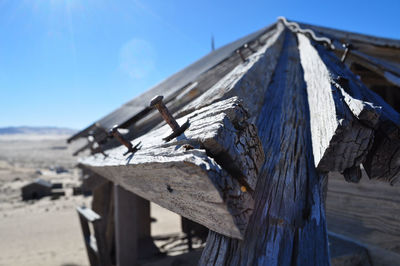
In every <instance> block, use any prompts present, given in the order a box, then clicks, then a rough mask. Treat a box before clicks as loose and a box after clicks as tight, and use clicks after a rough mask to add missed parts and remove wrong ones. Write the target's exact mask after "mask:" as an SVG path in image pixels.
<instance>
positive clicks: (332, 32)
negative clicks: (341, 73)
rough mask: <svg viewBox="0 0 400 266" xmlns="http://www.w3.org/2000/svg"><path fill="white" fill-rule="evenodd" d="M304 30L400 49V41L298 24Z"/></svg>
mask: <svg viewBox="0 0 400 266" xmlns="http://www.w3.org/2000/svg"><path fill="white" fill-rule="evenodd" d="M298 24H299V25H300V27H302V28H308V29H312V30H314V31H315V32H317V33H321V34H323V35H325V36H327V37H330V36H334V37H336V38H337V39H341V40H347V41H355V42H361V43H368V44H371V45H375V46H383V47H394V48H400V41H399V40H395V39H389V38H382V37H376V36H371V35H365V34H359V33H355V32H349V31H343V30H337V29H332V28H327V27H321V26H314V25H310V24H306V23H298Z"/></svg>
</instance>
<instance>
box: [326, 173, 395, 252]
mask: <svg viewBox="0 0 400 266" xmlns="http://www.w3.org/2000/svg"><path fill="white" fill-rule="evenodd" d="M362 172H363V175H364V178H361V180H360V182H359V183H358V184H349V183H347V182H345V181H344V180H343V178H342V177H341V176H340V175H339V174H338V173H330V174H329V189H328V197H327V202H326V212H327V221H328V229H329V230H330V231H334V232H336V233H340V234H342V235H346V236H349V237H351V238H354V239H357V240H358V241H360V242H362V243H366V244H369V245H373V246H378V247H381V248H384V249H387V250H390V251H392V252H396V253H398V254H400V187H398V186H390V185H389V184H387V183H384V182H379V181H377V180H369V179H368V178H366V177H367V176H366V173H365V171H362Z"/></svg>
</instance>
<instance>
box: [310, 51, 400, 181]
mask: <svg viewBox="0 0 400 266" xmlns="http://www.w3.org/2000/svg"><path fill="white" fill-rule="evenodd" d="M315 46H316V48H317V50H318V53H319V55H320V56H321V59H322V60H323V61H324V64H325V65H326V66H327V68H328V69H329V71H330V72H331V73H332V75H333V76H334V77H338V76H340V77H342V80H344V81H345V82H342V84H341V88H342V89H343V90H344V91H345V92H346V93H348V95H350V96H351V97H352V98H354V99H357V100H359V101H362V102H370V103H372V104H373V105H374V106H379V107H380V108H381V113H380V116H379V121H378V123H377V124H376V125H375V126H374V129H375V130H374V141H373V143H372V147H371V149H370V152H368V154H367V156H366V159H365V161H364V162H363V165H364V168H365V170H366V172H367V174H368V176H369V177H370V178H373V179H381V180H385V181H387V182H390V183H391V184H395V183H397V182H398V181H400V178H399V176H400V128H399V126H400V115H399V113H397V112H396V111H395V110H394V109H393V108H392V107H391V106H390V105H389V104H387V103H386V102H385V101H384V100H383V99H382V98H381V97H380V96H379V95H377V94H375V93H374V92H372V91H371V90H369V89H368V88H367V87H365V85H364V84H362V82H361V81H360V80H358V79H357V78H356V77H355V76H354V75H353V74H352V72H351V71H350V70H349V69H348V68H347V67H345V66H344V65H343V63H341V62H340V61H339V59H338V58H337V57H336V56H335V55H334V54H333V53H331V52H327V51H326V50H325V49H324V48H323V47H321V46H319V45H317V44H315Z"/></svg>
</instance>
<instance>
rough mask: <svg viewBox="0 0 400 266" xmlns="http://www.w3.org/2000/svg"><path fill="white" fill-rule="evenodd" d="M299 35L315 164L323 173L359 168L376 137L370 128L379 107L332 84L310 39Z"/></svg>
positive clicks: (377, 114) (328, 73) (377, 115)
mask: <svg viewBox="0 0 400 266" xmlns="http://www.w3.org/2000/svg"><path fill="white" fill-rule="evenodd" d="M297 37H298V40H299V51H300V59H301V65H302V67H303V71H304V79H305V82H306V85H307V95H308V102H309V108H310V125H311V138H312V147H313V155H314V161H315V166H316V167H317V169H318V170H320V171H324V172H329V171H340V172H343V171H345V170H346V169H348V168H352V167H355V166H356V167H358V166H359V165H360V164H361V163H362V162H363V161H364V160H365V157H366V155H367V153H368V151H369V148H370V144H371V143H372V140H373V138H374V130H373V128H371V127H372V126H374V125H375V124H376V123H377V121H378V117H379V111H380V110H379V109H378V110H375V109H374V108H373V106H371V105H370V104H368V103H363V102H361V101H359V100H356V99H353V98H352V97H351V96H350V95H348V94H347V93H346V92H344V90H343V89H342V88H341V87H340V86H339V85H338V84H336V83H332V78H331V76H332V75H331V73H330V72H329V70H328V69H327V67H326V66H325V64H324V62H323V61H322V59H321V58H320V56H319V55H318V52H317V50H316V49H315V48H314V47H313V46H312V44H311V42H310V40H309V39H308V38H307V37H306V36H304V35H303V34H297ZM356 116H357V117H356ZM359 119H360V120H361V119H363V120H366V121H367V123H369V124H370V125H371V127H369V126H365V125H364V124H363V123H362V122H361V121H359Z"/></svg>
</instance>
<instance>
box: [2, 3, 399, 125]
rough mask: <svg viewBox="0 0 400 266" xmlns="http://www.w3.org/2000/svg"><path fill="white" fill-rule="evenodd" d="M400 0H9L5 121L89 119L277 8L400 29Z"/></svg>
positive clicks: (365, 29)
mask: <svg viewBox="0 0 400 266" xmlns="http://www.w3.org/2000/svg"><path fill="white" fill-rule="evenodd" d="M399 12H400V1H399V0H392V1H386V0H380V1H375V0H374V1H365V0H364V1H358V0H357V1H356V0H344V1H342V0H336V1H323V0H319V1H306V0H297V1H286V0H274V1H269V0H264V1H251V0H247V1H234V0H231V1H218V0H206V1H201V0H198V1H191V0H185V1H183V0H182V1H172V0H170V1H169V0H158V1H156V0H154V1H153V0H130V1H128V0H127V1H124V0H0V127H4V126H20V125H28V126H60V127H71V128H76V129H81V128H83V127H86V126H87V125H89V124H91V123H92V122H94V121H95V120H97V119H99V118H101V117H102V116H104V115H106V114H108V113H109V112H111V111H113V110H114V109H116V108H117V107H119V106H120V105H122V104H124V103H125V102H127V101H129V100H130V99H132V98H133V97H135V96H137V95H139V94H140V93H142V92H143V91H145V90H147V89H149V88H150V87H152V86H153V85H155V84H157V83H158V82H160V81H162V80H163V79H165V78H167V77H168V76H170V75H171V74H173V73H175V72H176V71H178V70H180V69H182V68H183V67H185V66H187V65H188V64H190V63H192V62H193V61H195V60H197V59H199V58H200V57H202V56H204V55H205V54H207V53H208V52H209V51H210V50H211V35H214V38H215V45H216V47H217V48H218V47H220V46H222V45H224V44H227V43H229V42H231V41H234V40H236V39H238V38H240V37H242V36H244V35H247V34H249V33H251V32H253V31H256V30H258V29H260V28H262V27H264V26H267V25H269V24H271V23H274V22H275V21H276V18H277V17H278V16H285V17H287V18H288V19H289V20H297V21H301V22H307V23H312V24H316V25H321V26H328V27H333V28H338V29H344V30H349V31H355V32H359V33H366V34H371V35H377V36H382V37H389V38H394V39H400V13H399Z"/></svg>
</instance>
